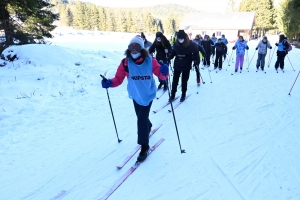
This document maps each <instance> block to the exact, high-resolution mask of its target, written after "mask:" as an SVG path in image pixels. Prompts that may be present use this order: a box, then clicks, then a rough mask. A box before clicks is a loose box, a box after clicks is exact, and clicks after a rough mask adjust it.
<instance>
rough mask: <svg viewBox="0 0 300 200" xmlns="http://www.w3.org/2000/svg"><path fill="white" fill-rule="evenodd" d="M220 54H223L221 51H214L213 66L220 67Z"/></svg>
mask: <svg viewBox="0 0 300 200" xmlns="http://www.w3.org/2000/svg"><path fill="white" fill-rule="evenodd" d="M222 56H223V52H221V51H216V60H215V68H217V67H219V68H220V69H222V64H223V61H222Z"/></svg>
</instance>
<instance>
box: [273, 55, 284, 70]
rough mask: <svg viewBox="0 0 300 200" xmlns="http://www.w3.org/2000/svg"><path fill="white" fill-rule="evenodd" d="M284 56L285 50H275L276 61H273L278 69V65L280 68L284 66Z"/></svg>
mask: <svg viewBox="0 0 300 200" xmlns="http://www.w3.org/2000/svg"><path fill="white" fill-rule="evenodd" d="M285 56H286V53H285V51H277V61H276V63H275V68H276V69H278V67H280V68H281V69H283V68H284V58H285Z"/></svg>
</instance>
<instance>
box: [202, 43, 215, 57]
mask: <svg viewBox="0 0 300 200" xmlns="http://www.w3.org/2000/svg"><path fill="white" fill-rule="evenodd" d="M202 46H203V48H204V51H205V52H206V54H207V55H210V54H211V47H212V46H214V42H213V41H211V40H203V41H202Z"/></svg>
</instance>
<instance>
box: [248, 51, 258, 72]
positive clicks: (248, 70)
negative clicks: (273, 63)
mask: <svg viewBox="0 0 300 200" xmlns="http://www.w3.org/2000/svg"><path fill="white" fill-rule="evenodd" d="M255 53H256V50H255V51H254V54H253V56H252V58H251V61H250V63H248V68H247V70H248V72H249V66H250V64H251V62H252V60H253V58H254V56H255ZM247 56H248V53H247Z"/></svg>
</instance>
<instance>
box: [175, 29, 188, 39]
mask: <svg viewBox="0 0 300 200" xmlns="http://www.w3.org/2000/svg"><path fill="white" fill-rule="evenodd" d="M185 37H186V33H185V32H184V30H179V31H178V34H177V38H185Z"/></svg>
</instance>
